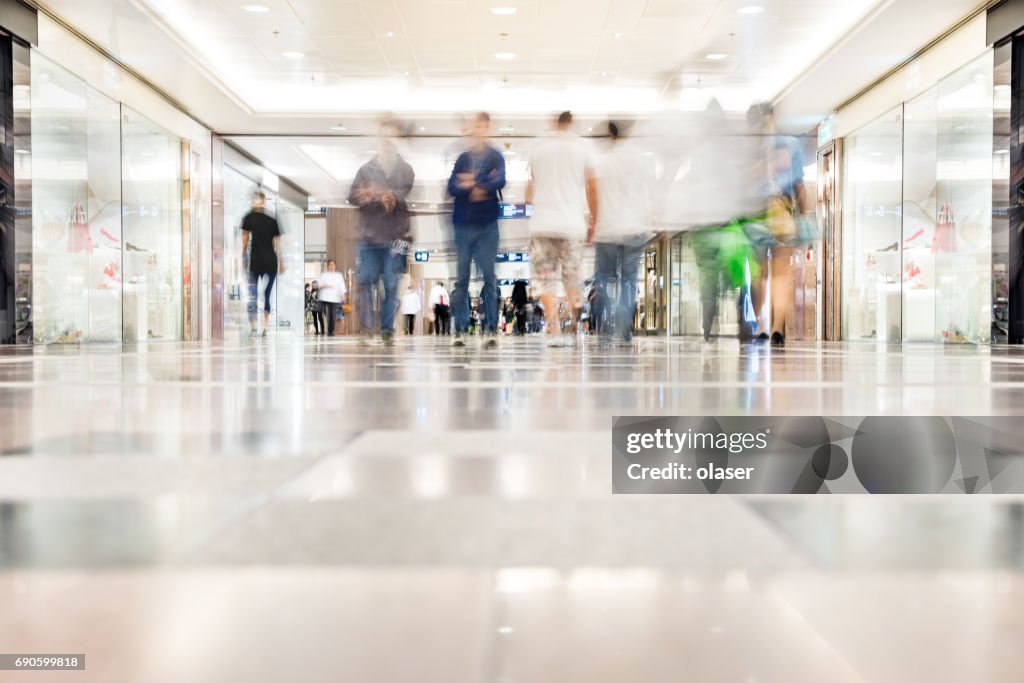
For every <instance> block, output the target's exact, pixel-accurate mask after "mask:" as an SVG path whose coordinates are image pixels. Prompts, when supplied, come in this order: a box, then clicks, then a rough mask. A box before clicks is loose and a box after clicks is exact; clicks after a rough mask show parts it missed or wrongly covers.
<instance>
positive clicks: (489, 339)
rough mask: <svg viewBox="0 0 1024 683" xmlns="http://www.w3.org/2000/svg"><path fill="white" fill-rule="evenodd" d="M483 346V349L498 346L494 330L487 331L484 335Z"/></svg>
mask: <svg viewBox="0 0 1024 683" xmlns="http://www.w3.org/2000/svg"><path fill="white" fill-rule="evenodd" d="M484 348H485V349H496V348H498V334H497V333H496V332H488V333H487V334H486V335H485V336H484Z"/></svg>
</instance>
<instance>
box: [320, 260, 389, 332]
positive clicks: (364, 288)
mask: <svg viewBox="0 0 1024 683" xmlns="http://www.w3.org/2000/svg"><path fill="white" fill-rule="evenodd" d="M358 259H359V261H358V263H357V264H356V287H357V291H356V306H357V307H358V310H359V330H360V332H361V333H362V334H364V335H372V334H373V293H374V290H375V289H376V288H377V280H378V278H379V277H380V248H379V247H377V246H375V245H370V244H362V243H361V244H360V245H359V247H358ZM332 317H333V316H332Z"/></svg>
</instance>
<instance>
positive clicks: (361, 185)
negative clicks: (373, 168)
mask: <svg viewBox="0 0 1024 683" xmlns="http://www.w3.org/2000/svg"><path fill="white" fill-rule="evenodd" d="M379 200H380V197H379V196H377V194H376V193H375V192H374V191H373V190H372V189H371V188H369V187H368V186H367V182H366V173H365V171H364V170H363V169H362V168H360V169H359V171H358V172H357V173H356V178H355V180H353V181H352V189H351V190H350V191H349V193H348V203H349V204H352V205H354V206H358V207H360V208H362V207H364V206H369V205H370V204H373V203H374V202H377V201H379Z"/></svg>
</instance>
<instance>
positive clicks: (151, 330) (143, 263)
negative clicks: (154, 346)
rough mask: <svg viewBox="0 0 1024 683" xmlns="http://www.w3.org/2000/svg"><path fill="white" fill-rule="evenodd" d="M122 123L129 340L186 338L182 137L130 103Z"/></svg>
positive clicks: (126, 315) (125, 303)
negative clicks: (183, 307)
mask: <svg viewBox="0 0 1024 683" xmlns="http://www.w3.org/2000/svg"><path fill="white" fill-rule="evenodd" d="M121 126H122V127H121V164H122V192H123V202H124V210H123V222H124V249H123V258H124V340H125V341H145V340H157V339H159V340H176V339H181V329H182V291H181V283H182V247H183V245H182V222H181V221H182V217H181V138H179V137H177V136H174V135H172V134H170V133H168V132H167V131H165V130H163V129H162V128H159V127H158V126H156V125H154V124H153V123H152V122H150V121H149V120H147V119H146V118H144V117H143V116H141V115H139V114H137V113H135V112H134V111H132V110H131V109H128V108H127V107H122V116H121Z"/></svg>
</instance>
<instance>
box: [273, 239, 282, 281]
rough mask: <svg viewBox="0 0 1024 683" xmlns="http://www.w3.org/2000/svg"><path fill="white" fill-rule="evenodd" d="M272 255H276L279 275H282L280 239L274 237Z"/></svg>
mask: <svg viewBox="0 0 1024 683" xmlns="http://www.w3.org/2000/svg"><path fill="white" fill-rule="evenodd" d="M273 244H274V253H275V254H276V255H277V268H278V270H279V271H280V273H281V274H282V275H283V274H284V256H282V255H281V238H280V237H275V238H274V241H273Z"/></svg>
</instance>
